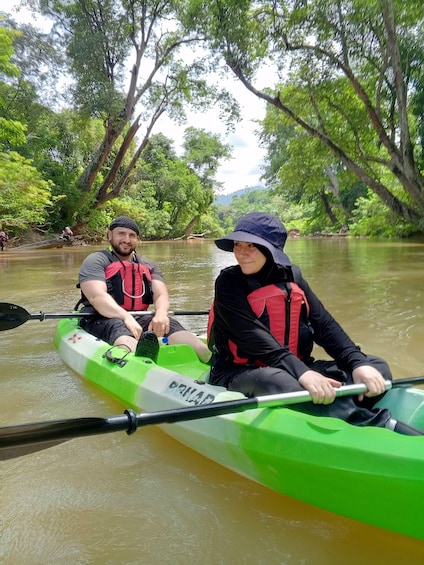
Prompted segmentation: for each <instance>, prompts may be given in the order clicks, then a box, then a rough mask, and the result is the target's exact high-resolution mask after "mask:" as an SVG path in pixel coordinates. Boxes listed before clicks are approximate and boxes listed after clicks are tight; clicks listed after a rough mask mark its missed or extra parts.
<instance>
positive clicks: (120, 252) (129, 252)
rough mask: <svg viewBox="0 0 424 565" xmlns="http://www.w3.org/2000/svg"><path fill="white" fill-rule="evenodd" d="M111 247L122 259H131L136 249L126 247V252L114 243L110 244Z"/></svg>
mask: <svg viewBox="0 0 424 565" xmlns="http://www.w3.org/2000/svg"><path fill="white" fill-rule="evenodd" d="M110 246H111V247H112V249H113V250H114V251H115V253H116V254H117V255H120V256H121V257H129V256H130V255H132V253H133V252H134V251H135V247H125V250H124V249H121V248H120V247H119V246H118V245H115V244H114V243H112V242H110Z"/></svg>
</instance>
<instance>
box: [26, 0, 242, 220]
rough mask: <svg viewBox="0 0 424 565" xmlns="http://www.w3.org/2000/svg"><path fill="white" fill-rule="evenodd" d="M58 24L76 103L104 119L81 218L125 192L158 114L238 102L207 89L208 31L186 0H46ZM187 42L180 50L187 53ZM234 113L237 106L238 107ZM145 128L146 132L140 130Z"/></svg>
mask: <svg viewBox="0 0 424 565" xmlns="http://www.w3.org/2000/svg"><path fill="white" fill-rule="evenodd" d="M33 3H34V4H35V5H39V7H40V9H41V11H42V12H43V13H44V14H45V15H48V16H49V17H50V18H52V19H53V20H54V21H55V22H56V24H55V29H54V32H55V34H59V35H60V38H61V41H62V42H63V43H64V44H65V46H66V53H67V56H68V60H69V69H70V72H71V73H72V76H73V77H74V78H75V84H74V87H73V96H74V102H75V107H76V108H78V109H79V111H80V112H81V113H82V114H83V115H85V116H86V117H87V118H95V119H100V120H101V121H102V123H103V126H104V135H103V139H102V140H101V142H100V143H99V145H98V146H97V147H96V148H95V149H94V150H93V152H92V154H91V156H90V159H89V161H88V163H87V164H86V166H85V169H84V171H83V172H82V174H81V175H80V177H79V179H78V183H77V184H78V189H79V191H80V194H81V197H80V202H79V206H78V211H77V218H76V221H77V223H80V224H82V223H84V221H85V220H86V219H87V217H88V216H89V214H90V212H91V210H92V209H93V208H94V209H98V208H101V207H102V206H104V205H105V204H106V203H107V202H109V201H111V200H113V199H115V198H117V197H118V196H120V195H121V193H122V190H123V189H124V187H127V186H129V185H130V184H131V182H132V179H133V173H134V167H135V165H136V163H137V161H138V160H139V159H140V156H141V155H142V153H143V151H144V150H145V149H146V147H147V145H148V141H149V137H150V135H151V133H152V131H153V128H154V126H155V125H156V123H157V122H158V120H159V119H160V117H161V116H162V115H163V114H164V113H165V112H167V113H168V114H169V115H170V116H171V117H174V118H176V119H179V120H182V119H183V118H184V115H185V109H186V108H187V107H188V105H192V106H194V107H196V106H198V107H201V106H204V105H206V104H208V103H209V102H211V101H212V100H214V101H215V102H216V103H218V104H220V105H222V106H228V103H232V100H231V99H230V98H229V97H228V96H227V95H226V94H225V93H224V94H223V93H221V92H219V91H218V89H217V88H216V87H209V86H208V85H207V83H206V81H205V79H204V78H203V77H202V75H205V73H206V69H207V67H206V63H205V62H204V61H203V60H202V59H203V57H204V55H205V53H203V52H202V53H200V54H199V56H198V57H197V58H196V57H195V56H194V54H193V53H192V52H191V51H188V49H189V48H190V47H191V46H194V45H196V44H198V43H200V42H201V41H202V40H203V37H202V36H199V35H198V34H197V33H195V32H193V31H191V30H190V29H189V28H188V27H187V25H186V11H187V8H188V6H189V5H190V2H189V1H188V0H177V1H175V0H172V1H171V0H125V1H124V0H121V1H115V0H97V1H93V0H88V1H82V0H77V1H74V2H68V1H63V2H61V1H56V0H40V1H39V2H37V1H35V0H34V2H33ZM184 48H186V51H185V52H184V53H183V55H184V56H185V60H186V61H188V62H185V61H184V56H182V55H181V51H182V50H184ZM232 111H234V108H233V110H232ZM142 128H144V130H143V129H142Z"/></svg>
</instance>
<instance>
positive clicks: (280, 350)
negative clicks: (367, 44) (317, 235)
mask: <svg viewBox="0 0 424 565" xmlns="http://www.w3.org/2000/svg"><path fill="white" fill-rule="evenodd" d="M286 239H287V231H286V229H285V227H284V226H283V224H282V223H281V222H280V221H279V220H278V219H277V218H276V217H274V216H272V215H270V214H265V213H262V212H252V213H250V214H247V215H245V216H243V217H242V218H241V219H240V220H239V221H238V222H237V225H236V227H235V230H234V231H233V232H232V233H230V234H229V235H227V236H226V237H224V238H221V239H217V240H216V241H215V243H216V245H217V246H218V247H219V248H220V249H223V250H224V251H232V252H233V253H234V256H235V259H236V261H237V263H238V265H235V266H232V267H228V268H226V269H223V270H222V271H221V273H220V275H219V276H218V278H217V280H216V283H215V300H214V306H213V311H212V315H211V318H210V323H209V343H210V346H211V347H213V350H214V360H213V366H212V369H211V382H212V383H213V384H217V385H222V386H225V387H226V388H228V389H229V390H237V391H240V392H242V393H243V394H245V395H246V396H249V397H252V396H260V395H266V394H275V393H279V392H296V391H300V390H305V389H306V390H307V391H308V392H309V393H310V394H311V397H312V401H313V402H312V403H310V402H309V403H303V404H299V405H296V406H293V409H295V410H301V411H303V412H309V413H312V414H315V415H321V416H333V417H338V418H341V419H343V420H345V421H347V422H350V423H352V424H356V425H359V426H367V425H371V426H380V427H388V428H390V429H394V430H395V431H397V432H399V433H405V434H412V435H415V434H418V433H420V432H418V431H416V430H414V429H413V428H410V427H409V426H407V425H405V424H403V423H401V422H396V421H394V420H392V419H391V417H390V413H389V411H388V410H383V409H378V408H374V405H375V404H376V402H377V401H378V400H379V399H380V398H381V395H383V394H384V391H385V383H384V381H385V380H391V378H392V375H391V372H390V369H389V367H388V365H387V363H386V362H385V361H384V360H383V359H380V358H378V357H374V356H368V355H365V354H364V353H362V351H361V350H360V349H359V347H358V346H357V345H355V343H354V342H353V341H352V340H351V339H350V338H349V336H348V335H347V334H346V332H345V331H344V330H343V329H342V328H341V326H340V325H339V324H338V323H337V322H336V320H335V319H334V318H333V317H332V316H331V314H330V313H329V312H328V311H327V310H326V309H325V308H324V306H323V304H322V303H321V302H320V300H319V299H318V298H317V296H316V295H315V294H314V293H313V292H312V290H311V288H310V287H309V285H308V283H307V282H306V280H305V279H304V278H303V277H302V273H301V271H300V269H299V267H297V266H295V265H293V264H292V263H291V261H290V259H289V258H288V256H287V255H286V254H285V253H284V251H283V249H284V245H285V242H286ZM314 343H317V344H319V345H320V346H321V347H323V348H324V349H325V350H326V352H327V353H328V354H329V355H330V356H331V357H332V359H333V361H316V360H314V359H313V357H311V353H312V348H313V345H314ZM352 383H356V384H359V383H363V384H365V385H366V386H367V388H368V392H367V394H366V395H365V396H364V395H360V396H359V397H358V398H356V399H354V398H353V397H351V396H345V397H338V398H336V399H335V391H334V388H335V387H336V388H337V387H339V386H341V385H342V384H352Z"/></svg>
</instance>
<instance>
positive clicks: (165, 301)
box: [79, 216, 211, 362]
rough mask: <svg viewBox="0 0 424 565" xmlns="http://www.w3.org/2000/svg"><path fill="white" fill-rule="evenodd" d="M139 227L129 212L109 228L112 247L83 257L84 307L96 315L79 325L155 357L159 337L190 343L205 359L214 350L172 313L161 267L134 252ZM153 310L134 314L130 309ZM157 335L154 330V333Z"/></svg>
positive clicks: (81, 282)
mask: <svg viewBox="0 0 424 565" xmlns="http://www.w3.org/2000/svg"><path fill="white" fill-rule="evenodd" d="M139 234H140V230H139V227H138V225H137V223H136V222H135V221H134V220H133V219H132V218H129V217H128V216H120V217H118V218H116V219H115V220H113V221H112V222H111V224H110V226H109V229H108V232H107V239H108V241H109V248H108V249H106V250H103V251H95V252H94V253H91V254H90V255H88V256H87V257H86V258H85V260H84V261H83V263H82V265H81V268H80V272H79V286H80V288H81V295H82V296H81V300H80V303H82V304H83V306H84V308H83V310H82V311H92V312H96V313H97V314H98V315H97V316H93V317H87V318H82V320H81V322H80V325H81V327H83V328H84V329H85V330H86V331H88V332H89V333H91V334H93V335H95V336H96V337H98V338H100V339H102V340H104V341H106V342H107V343H109V344H111V345H117V346H121V347H125V348H127V349H129V350H130V351H135V352H136V355H137V354H139V355H142V354H143V355H144V354H146V356H147V353H148V354H149V355H148V356H150V355H152V356H153V357H155V356H156V355H157V351H158V347H159V346H158V341H157V338H163V337H167V338H168V343H169V344H178V343H185V344H188V345H191V346H192V347H193V348H194V350H195V351H196V353H197V355H198V356H199V359H200V360H201V361H203V362H207V361H208V360H209V358H210V356H211V352H210V350H209V349H208V347H207V345H206V344H205V343H203V341H201V340H200V339H199V338H198V337H197V336H195V335H194V334H193V333H191V332H189V331H187V330H186V329H185V328H184V327H183V326H182V325H181V324H180V323H179V322H178V321H177V320H175V319H173V318H170V317H169V316H168V311H169V296H168V290H167V287H166V284H165V281H164V277H163V274H162V271H161V270H160V268H159V267H158V266H157V265H156V264H155V263H154V262H153V261H151V260H150V259H147V258H146V257H142V256H140V255H138V254H137V253H136V247H137V244H138V242H139ZM150 304H153V306H154V312H151V313H148V314H147V313H146V314H145V315H139V316H133V315H131V314H129V312H130V311H139V310H147V309H148V307H149V305H150ZM152 332H153V333H154V335H153V333H152Z"/></svg>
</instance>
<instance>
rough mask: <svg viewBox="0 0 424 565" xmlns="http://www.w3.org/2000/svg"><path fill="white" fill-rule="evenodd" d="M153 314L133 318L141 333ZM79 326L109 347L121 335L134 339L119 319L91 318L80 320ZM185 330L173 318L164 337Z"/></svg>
mask: <svg viewBox="0 0 424 565" xmlns="http://www.w3.org/2000/svg"><path fill="white" fill-rule="evenodd" d="M153 316H154V314H153V312H152V313H151V314H145V315H143V316H134V317H135V319H136V320H137V322H138V323H139V324H140V326H141V327H142V328H143V332H145V331H147V329H148V327H149V324H150V322H151V321H152V318H153ZM80 326H81V327H82V328H83V329H84V330H85V331H87V332H88V333H90V334H93V335H94V336H96V337H98V338H99V339H102V340H103V341H106V343H109V344H110V345H113V344H114V343H115V341H116V340H117V339H118V337H121V336H123V335H128V336H131V337H134V336H133V334H132V333H131V332H130V330H129V329H128V328H127V326H126V325H125V324H124V322H123V321H122V320H120V319H119V318H103V317H96V316H93V318H91V317H90V318H88V317H87V318H82V319H81V321H80ZM184 330H185V328H184V326H182V325H181V324H180V322H177V320H175V318H171V317H170V318H169V332H168V333H167V334H166V337H168V336H170V335H172V334H173V333H175V332H180V331H184Z"/></svg>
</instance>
